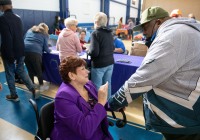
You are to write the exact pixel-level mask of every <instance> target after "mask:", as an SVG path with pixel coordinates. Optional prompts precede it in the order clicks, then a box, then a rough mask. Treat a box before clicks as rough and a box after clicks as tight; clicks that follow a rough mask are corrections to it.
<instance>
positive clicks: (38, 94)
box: [35, 89, 40, 99]
mask: <svg viewBox="0 0 200 140" xmlns="http://www.w3.org/2000/svg"><path fill="white" fill-rule="evenodd" d="M39 98H40V91H39V90H37V89H36V90H35V99H39Z"/></svg>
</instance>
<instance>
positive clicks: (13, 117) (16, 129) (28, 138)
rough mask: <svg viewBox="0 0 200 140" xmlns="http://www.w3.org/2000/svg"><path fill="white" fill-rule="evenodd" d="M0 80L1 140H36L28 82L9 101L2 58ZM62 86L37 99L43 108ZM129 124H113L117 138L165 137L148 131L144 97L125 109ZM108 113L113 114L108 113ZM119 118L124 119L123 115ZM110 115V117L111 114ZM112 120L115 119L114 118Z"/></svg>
mask: <svg viewBox="0 0 200 140" xmlns="http://www.w3.org/2000/svg"><path fill="white" fill-rule="evenodd" d="M124 43H125V46H126V48H127V49H128V50H130V48H129V47H130V46H131V42H130V41H124ZM0 82H1V83H2V84H3V90H2V91H1V92H0V140H33V139H34V133H35V131H36V128H37V126H36V120H35V116H34V115H35V114H34V112H33V109H32V107H31V106H30V103H29V102H28V99H29V98H31V94H30V93H29V92H28V91H27V88H26V87H25V86H24V85H17V87H18V88H17V92H18V94H19V97H20V102H18V103H14V102H10V101H7V100H6V99H5V95H7V94H8V93H9V89H8V86H7V84H6V80H5V73H4V68H3V64H2V61H1V60H0ZM57 89H58V86H57V85H53V84H50V88H49V90H48V91H44V92H43V93H42V97H41V99H40V100H38V101H37V103H38V105H39V107H41V106H42V105H43V104H45V103H47V102H49V101H51V100H52V99H53V98H54V96H55V93H56V91H57ZM125 113H126V116H127V120H128V122H129V123H128V125H127V126H126V127H125V128H121V129H119V128H116V126H114V127H110V128H109V130H110V132H111V134H112V135H113V137H114V139H115V140H119V139H121V140H133V139H135V140H151V139H152V140H161V139H162V136H161V135H160V134H158V133H154V132H151V131H146V130H145V129H144V118H143V110H142V99H141V98H138V99H137V100H135V101H134V102H132V103H131V104H130V105H129V106H128V107H127V108H126V110H125ZM108 116H111V115H110V113H109V112H108ZM117 117H119V118H121V115H120V114H117ZM109 118H110V117H109ZM110 119H112V118H110Z"/></svg>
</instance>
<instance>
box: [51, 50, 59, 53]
mask: <svg viewBox="0 0 200 140" xmlns="http://www.w3.org/2000/svg"><path fill="white" fill-rule="evenodd" d="M51 53H52V54H59V51H57V50H51Z"/></svg>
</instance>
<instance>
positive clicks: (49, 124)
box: [29, 99, 54, 140]
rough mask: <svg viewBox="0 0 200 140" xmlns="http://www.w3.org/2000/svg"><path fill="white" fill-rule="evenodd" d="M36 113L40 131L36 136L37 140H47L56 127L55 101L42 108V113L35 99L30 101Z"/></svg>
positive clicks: (38, 130)
mask: <svg viewBox="0 0 200 140" xmlns="http://www.w3.org/2000/svg"><path fill="white" fill-rule="evenodd" d="M29 102H30V103H31V105H32V106H33V109H34V111H35V115H36V119H37V125H38V129H37V132H36V135H35V140H46V138H49V137H50V134H51V131H52V129H53V126H54V101H51V102H49V103H47V104H45V105H44V106H42V108H41V110H40V113H39V111H38V107H37V103H36V102H35V101H34V100H33V99H29Z"/></svg>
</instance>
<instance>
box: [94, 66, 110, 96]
mask: <svg viewBox="0 0 200 140" xmlns="http://www.w3.org/2000/svg"><path fill="white" fill-rule="evenodd" d="M112 73H113V65H109V66H107V67H103V68H93V67H92V68H91V81H92V82H93V83H94V84H95V86H96V88H97V90H99V88H100V86H101V85H103V84H105V83H106V82H107V81H108V98H109V97H110V96H111V78H112Z"/></svg>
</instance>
